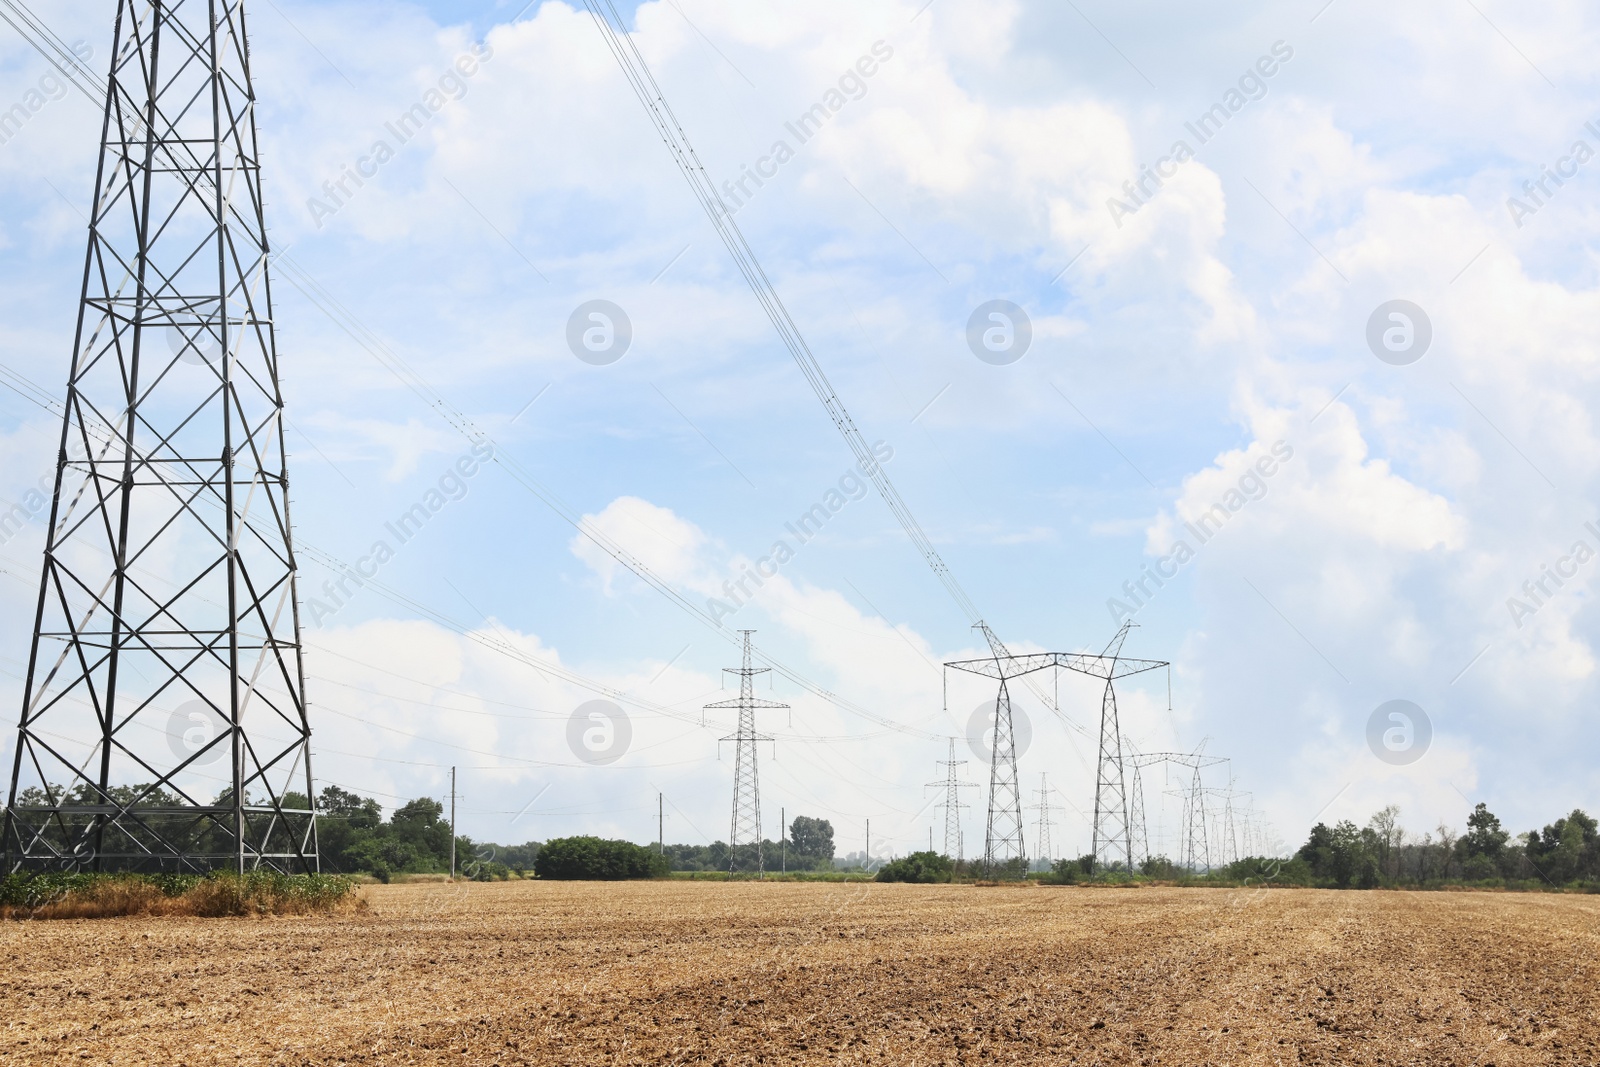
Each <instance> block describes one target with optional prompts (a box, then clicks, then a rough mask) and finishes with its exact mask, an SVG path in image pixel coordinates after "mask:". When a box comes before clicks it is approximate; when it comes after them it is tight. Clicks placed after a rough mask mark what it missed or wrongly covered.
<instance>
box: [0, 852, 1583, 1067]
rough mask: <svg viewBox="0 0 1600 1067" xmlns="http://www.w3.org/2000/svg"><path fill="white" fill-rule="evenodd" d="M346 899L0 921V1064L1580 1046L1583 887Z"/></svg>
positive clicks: (529, 888) (507, 893)
mask: <svg viewBox="0 0 1600 1067" xmlns="http://www.w3.org/2000/svg"><path fill="white" fill-rule="evenodd" d="M361 893H362V894H363V895H364V896H365V897H366V898H367V899H368V900H369V901H370V903H371V906H370V908H369V909H368V910H367V911H365V912H363V913H361V914H358V915H351V916H346V917H328V916H306V917H298V918H289V919H273V920H267V921H251V922H236V921H230V920H224V921H221V922H218V921H215V920H211V921H204V920H198V919H184V918H164V919H153V918H152V919H122V920H113V921H109V922H95V923H90V922H70V921H69V922H61V923H48V924H45V923H18V924H10V925H6V926H0V953H3V954H4V957H5V959H6V966H5V968H4V970H0V1009H3V1011H4V1018H5V1020H6V1022H5V1025H4V1027H3V1028H0V1059H4V1060H6V1061H7V1062H13V1063H52V1062H62V1061H65V1060H68V1059H81V1058H83V1056H84V1054H85V1053H87V1058H89V1059H91V1060H93V1061H96V1062H116V1063H119V1064H121V1063H129V1064H140V1063H149V1064H160V1065H162V1067H167V1065H171V1064H187V1065H189V1067H209V1065H212V1064H224V1063H226V1064H230V1065H231V1064H283V1065H290V1064H294V1065H321V1064H330V1065H331V1064H410V1063H427V1064H435V1063H452V1064H474V1065H476V1064H500V1063H505V1064H540V1065H543V1064H628V1065H631V1064H661V1065H667V1064H674V1065H676V1064H695V1063H706V1064H756V1063H760V1064H768V1065H770V1064H787V1063H830V1064H831V1063H863V1064H865V1063H877V1064H886V1065H888V1064H893V1065H895V1067H911V1065H914V1064H915V1065H920V1064H958V1063H1028V1064H1051V1065H1056V1064H1095V1063H1098V1064H1130V1065H1133V1064H1139V1065H1143V1064H1161V1065H1187V1064H1195V1065H1200V1064H1296V1065H1300V1064H1318V1065H1327V1067H1334V1065H1338V1067H1347V1065H1352V1064H1418V1065H1427V1067H1441V1065H1456V1067H1489V1065H1495V1067H1521V1065H1524V1064H1528V1065H1531V1064H1574V1065H1580V1064H1581V1065H1584V1067H1592V1065H1594V1064H1596V1063H1600V1021H1597V1020H1600V983H1597V981H1596V979H1597V978H1600V899H1597V898H1595V897H1579V896H1534V895H1527V896H1524V895H1509V894H1439V893H1435V894H1417V893H1382V892H1373V893H1335V892H1324V891H1317V890H1303V891H1295V892H1283V891H1272V892H1266V893H1261V892H1254V893H1251V892H1238V891H1227V890H1190V889H1150V890H1133V891H1122V892H1109V891H1103V890H1095V889H1072V888H1062V889H1051V888H1038V887H1035V888H975V887H970V886H906V885H876V884H867V885H861V884H857V885H826V884H824V885H815V884H805V883H787V884H776V885H774V884H765V885H763V884H753V883H733V884H715V883H681V882H667V883H660V882H652V883H623V884H617V883H611V884H605V885H596V884H592V883H542V882H501V883H489V884H458V885H439V884H418V885H404V886H373V887H367V888H364V889H362V890H361Z"/></svg>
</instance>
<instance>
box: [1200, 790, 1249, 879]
mask: <svg viewBox="0 0 1600 1067" xmlns="http://www.w3.org/2000/svg"><path fill="white" fill-rule="evenodd" d="M1235 781H1237V779H1235V778H1233V777H1229V779H1228V787H1227V788H1226V789H1215V788H1207V789H1206V790H1205V793H1206V795H1207V796H1210V797H1221V798H1222V811H1221V813H1220V814H1217V813H1214V817H1215V818H1218V819H1219V820H1220V823H1221V825H1220V826H1218V827H1217V828H1216V830H1217V833H1216V834H1215V835H1214V836H1215V839H1216V841H1217V849H1218V851H1219V853H1220V855H1219V857H1218V859H1219V861H1220V862H1221V863H1223V864H1229V863H1237V862H1238V861H1239V834H1238V829H1237V827H1236V825H1235V823H1234V814H1235V809H1234V805H1233V800H1234V798H1235V797H1247V796H1249V795H1250V794H1249V793H1247V792H1240V791H1238V790H1236V789H1235V788H1234V782H1235ZM1248 848H1249V844H1248V842H1246V849H1247V850H1248Z"/></svg>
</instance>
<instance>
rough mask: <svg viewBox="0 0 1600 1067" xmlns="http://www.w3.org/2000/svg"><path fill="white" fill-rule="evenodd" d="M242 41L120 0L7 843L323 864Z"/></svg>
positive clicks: (156, 5)
mask: <svg viewBox="0 0 1600 1067" xmlns="http://www.w3.org/2000/svg"><path fill="white" fill-rule="evenodd" d="M246 41H247V39H246V30H245V13H244V7H243V4H242V3H241V2H240V0H138V2H135V0H119V2H118V5H117V15H116V23H115V30H114V47H113V48H112V52H111V56H112V58H111V69H110V74H109V77H108V80H107V85H106V88H107V92H106V107H105V118H104V123H103V127H102V130H103V132H102V138H101V151H100V162H99V169H98V173H97V177H96V182H95V196H94V202H93V206H92V209H91V218H90V226H89V246H88V255H87V260H86V264H85V268H84V279H83V289H82V299H81V303H80V308H79V314H78V325H77V332H76V336H75V340H74V346H73V354H72V360H71V370H70V374H69V377H68V382H67V395H66V404H65V417H64V419H63V424H62V434H61V448H60V452H59V455H58V458H57V467H56V491H55V500H54V503H53V505H52V508H51V513H50V526H49V529H48V531H47V533H46V539H45V551H44V566H43V574H42V577H41V581H40V590H39V602H38V609H37V614H36V619H35V627H34V640H33V647H32V651H31V654H30V656H29V661H28V672H27V678H26V682H25V690H24V703H23V708H22V713H21V716H20V721H19V726H18V738H17V750H16V757H15V761H14V764H13V767H12V776H11V791H10V799H9V804H8V807H7V810H6V815H5V826H4V837H5V849H6V858H7V865H8V867H11V868H20V867H28V868H36V867H44V866H51V867H64V868H69V869H86V868H87V869H113V868H137V869H162V870H187V869H206V868H215V867H222V866H226V867H232V868H235V869H237V870H240V871H243V870H246V869H249V868H255V867H258V866H262V865H266V866H271V867H278V868H282V869H304V870H314V869H316V867H317V844H316V842H317V837H316V824H315V818H314V815H313V812H312V810H311V805H310V800H309V798H310V796H311V790H312V778H311V756H310V735H311V729H310V723H309V721H308V719H307V715H306V705H305V699H304V693H305V683H304V673H303V667H302V661H301V646H300V623H299V613H298V602H297V597H296V591H295V575H296V567H295V557H294V550H293V547H292V542H291V536H290V521H289V499H288V497H289V483H288V477H287V471H286V469H285V458H284V448H283V437H284V432H283V422H282V412H283V398H282V393H281V391H280V389H279V385H278V353H277V347H276V343H275V339H274V332H273V319H272V292H271V286H270V284H269V281H268V276H267V274H268V272H267V265H268V242H267V232H266V223H265V219H264V217H263V209H262V197H261V171H260V156H259V153H258V149H257V141H256V129H255V95H254V91H253V89H252V87H251V76H250V53H249V48H248V46H247V43H246ZM300 789H303V790H304V791H305V792H304V794H303V795H302V796H295V795H294V793H295V791H297V790H300Z"/></svg>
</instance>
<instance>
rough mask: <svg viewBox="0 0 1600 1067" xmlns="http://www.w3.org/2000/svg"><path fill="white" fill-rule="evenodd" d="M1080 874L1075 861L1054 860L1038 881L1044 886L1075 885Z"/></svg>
mask: <svg viewBox="0 0 1600 1067" xmlns="http://www.w3.org/2000/svg"><path fill="white" fill-rule="evenodd" d="M1082 873H1083V872H1082V871H1081V870H1080V869H1079V867H1078V861H1077V860H1056V861H1055V863H1054V864H1052V865H1051V867H1050V869H1049V870H1048V871H1046V872H1045V873H1044V875H1043V876H1042V877H1041V878H1040V879H1039V881H1041V882H1043V883H1044V884H1045V885H1076V884H1077V882H1078V879H1079V878H1080V877H1081V876H1082Z"/></svg>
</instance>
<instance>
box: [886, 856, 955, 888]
mask: <svg viewBox="0 0 1600 1067" xmlns="http://www.w3.org/2000/svg"><path fill="white" fill-rule="evenodd" d="M954 871H955V865H954V864H952V863H951V862H950V861H949V859H947V858H946V857H944V856H941V855H939V854H938V853H937V852H913V853H912V854H911V855H909V856H902V857H900V858H899V859H897V860H890V861H889V862H888V863H886V864H884V865H883V867H882V868H881V869H880V870H879V871H878V878H877V880H878V881H880V882H918V883H922V884H930V883H933V882H948V881H950V878H951V875H952V874H953V873H954Z"/></svg>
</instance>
